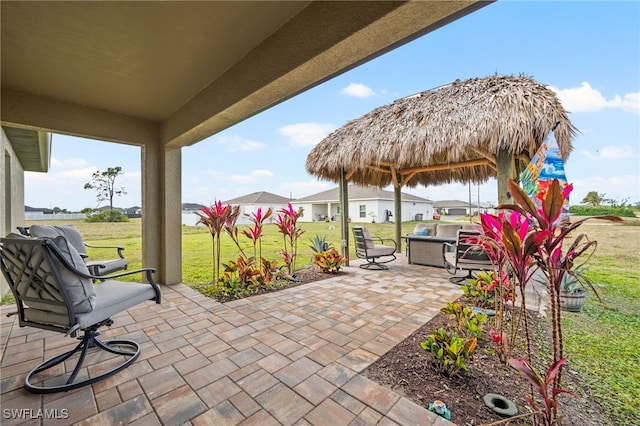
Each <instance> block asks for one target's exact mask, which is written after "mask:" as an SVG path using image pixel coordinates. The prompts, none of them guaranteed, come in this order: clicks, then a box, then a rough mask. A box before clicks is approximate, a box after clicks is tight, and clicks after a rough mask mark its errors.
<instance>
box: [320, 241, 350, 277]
mask: <svg viewBox="0 0 640 426" xmlns="http://www.w3.org/2000/svg"><path fill="white" fill-rule="evenodd" d="M313 261H314V263H315V264H316V265H318V267H319V268H320V269H322V272H325V273H328V274H335V273H337V272H338V271H339V270H340V267H341V266H342V264H343V263H344V261H345V257H344V256H342V255H341V254H340V253H338V250H336V249H335V248H333V247H331V248H330V249H329V250H326V251H321V252H319V253H315V254H314V255H313Z"/></svg>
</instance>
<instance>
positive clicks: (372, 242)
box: [353, 226, 398, 269]
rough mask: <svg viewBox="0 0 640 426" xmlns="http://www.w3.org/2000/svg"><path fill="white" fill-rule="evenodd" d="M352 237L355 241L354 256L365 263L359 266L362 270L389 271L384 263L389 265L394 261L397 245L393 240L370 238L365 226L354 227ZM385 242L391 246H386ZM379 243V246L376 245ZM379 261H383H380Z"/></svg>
mask: <svg viewBox="0 0 640 426" xmlns="http://www.w3.org/2000/svg"><path fill="white" fill-rule="evenodd" d="M353 236H354V238H355V241H356V256H357V257H359V258H360V259H365V260H366V261H367V263H363V264H362V265H360V267H361V268H363V269H371V268H375V269H389V267H388V266H387V265H383V264H384V263H389V262H391V261H393V260H395V259H396V255H395V253H396V250H397V249H398V245H397V244H396V242H395V241H394V240H390V239H383V238H380V237H375V239H374V237H372V236H371V234H370V233H369V230H368V229H367V228H366V227H365V226H354V227H353ZM387 241H389V242H391V243H393V245H387V243H386V242H387ZM376 242H379V243H380V244H376ZM381 259H385V260H384V261H381Z"/></svg>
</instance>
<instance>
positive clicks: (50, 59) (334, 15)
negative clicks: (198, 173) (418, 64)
mask: <svg viewBox="0 0 640 426" xmlns="http://www.w3.org/2000/svg"><path fill="white" fill-rule="evenodd" d="M487 4H488V2H479V1H475V0H466V1H447V2H442V1H413V2H395V1H378V2H374V1H362V2H359V1H353V2H352V1H339V2H316V1H227V2H225V1H205V2H134V1H132V2H107V1H104V2H103V1H98V2H46V1H35V2H18V1H6V2H4V1H3V2H2V4H1V7H2V15H1V19H2V22H1V23H2V25H1V27H2V28H1V43H2V49H1V51H2V61H1V62H2V73H1V78H2V83H1V84H2V99H1V100H2V110H1V113H2V125H3V126H5V127H19V128H26V129H32V130H40V131H51V132H57V133H63V134H71V135H76V136H81V137H86V138H91V139H99V140H107V141H113V142H119V143H126V144H132V145H138V146H143V145H145V144H149V143H152V144H158V142H160V143H161V144H162V145H164V147H165V148H179V147H183V146H188V145H192V144H194V143H196V142H198V141H200V140H202V139H204V138H206V137H208V136H210V135H212V134H215V133H217V132H219V131H221V130H223V129H225V128H227V127H230V126H232V125H234V124H236V123H238V122H240V121H242V120H244V119H246V118H248V117H251V116H252V115H254V114H256V113H258V112H260V111H262V110H264V109H266V108H269V107H271V106H273V105H275V104H277V103H279V102H282V101H284V100H286V99H288V98H290V97H292V96H294V95H296V94H297V93H300V92H301V91H304V90H306V89H308V88H310V87H312V86H314V85H317V84H319V83H321V82H323V81H325V80H327V79H329V78H331V77H333V76H335V75H337V74H339V73H341V72H344V71H346V70H348V69H350V68H353V67H355V66H357V65H359V64H361V63H363V62H365V61H367V60H370V59H372V58H373V57H375V56H378V55H380V54H382V53H384V52H386V51H388V50H391V49H393V48H395V47H397V46H399V45H401V44H403V43H406V42H408V41H410V40H412V39H415V38H417V37H419V36H421V35H423V34H426V33H428V32H430V31H433V30H435V29H437V28H439V27H441V26H443V25H446V24H447V23H449V22H451V21H453V20H455V19H457V18H459V17H462V16H464V15H466V14H468V13H471V12H473V11H474V10H477V9H479V8H481V7H483V6H485V5H487Z"/></svg>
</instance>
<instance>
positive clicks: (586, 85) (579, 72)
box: [25, 1, 640, 210]
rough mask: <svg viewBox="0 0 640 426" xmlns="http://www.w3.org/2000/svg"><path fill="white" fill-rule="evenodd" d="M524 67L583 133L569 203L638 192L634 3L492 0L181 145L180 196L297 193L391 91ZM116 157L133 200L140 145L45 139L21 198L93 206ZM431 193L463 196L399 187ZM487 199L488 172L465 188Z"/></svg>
mask: <svg viewBox="0 0 640 426" xmlns="http://www.w3.org/2000/svg"><path fill="white" fill-rule="evenodd" d="M496 73H497V74H521V73H522V74H525V75H527V76H530V77H532V78H534V79H536V80H537V81H539V82H540V83H543V84H545V85H548V86H550V87H552V88H553V90H555V91H556V92H557V93H558V96H559V98H560V100H561V101H562V103H563V105H564V107H565V109H566V110H568V111H569V112H570V115H569V118H570V120H571V121H572V122H573V124H574V125H575V126H576V127H577V128H578V129H579V130H580V134H579V135H578V136H577V137H576V139H575V140H574V150H573V152H572V154H571V156H570V157H569V159H568V161H567V162H566V164H565V170H566V174H567V180H568V181H569V182H571V183H573V185H574V191H573V194H572V197H571V203H572V204H576V203H579V202H580V201H581V200H582V198H583V197H584V196H585V195H586V194H587V193H588V192H589V191H597V192H599V193H604V194H605V195H606V197H607V198H612V199H615V200H617V201H623V200H628V201H629V202H631V203H635V202H639V201H640V2H637V1H627V2H611V1H607V2H551V1H549V2H547V1H538V2H520V1H498V2H496V3H493V4H491V5H489V6H487V7H485V8H483V9H481V10H479V11H477V12H475V13H472V14H470V15H467V16H465V17H463V18H461V19H459V20H457V21H455V22H453V23H451V24H449V25H447V26H445V27H443V28H440V29H438V30H436V31H435V32H432V33H430V34H427V35H426V36H424V37H422V38H420V39H417V40H415V41H413V42H411V43H409V44H406V45H404V46H402V47H400V48H398V49H396V50H394V51H392V52H389V53H387V54H386V55H384V56H381V57H379V58H377V59H375V60H373V61H370V62H368V63H366V64H364V65H361V66H360V67H358V68H356V69H354V70H351V71H349V72H347V73H345V74H342V75H340V76H338V77H336V78H334V79H332V80H330V81H328V82H326V83H324V84H322V85H320V86H317V87H315V88H313V89H310V90H308V91H306V92H304V93H302V94H300V95H298V96H297V97H295V98H293V99H290V100H288V101H286V102H283V103H281V104H279V105H277V106H275V107H273V108H271V109H269V110H267V111H265V112H263V113H261V114H259V115H256V116H254V117H252V118H250V119H248V120H245V121H244V122H242V123H239V124H237V125H235V126H233V127H231V128H229V129H227V130H225V131H223V132H221V133H218V134H216V135H214V136H211V137H209V138H207V139H205V140H203V141H201V142H200V143H198V144H195V145H193V146H191V147H187V148H184V149H183V154H182V161H183V167H182V179H183V190H182V200H183V202H195V203H202V204H211V203H212V202H213V201H215V200H223V201H224V200H227V199H231V198H234V197H237V196H241V195H245V194H247V193H251V192H256V191H269V192H272V193H276V194H279V195H282V196H290V195H291V196H293V197H294V198H300V197H304V196H307V195H310V194H313V193H316V192H319V191H322V190H325V189H329V188H333V187H335V184H333V183H331V182H326V181H318V180H317V179H316V178H314V177H312V176H310V175H308V174H307V173H306V171H305V162H306V158H307V155H308V154H309V152H310V151H311V149H312V148H313V146H314V145H315V144H316V143H318V142H319V141H320V140H322V138H324V137H325V136H326V135H328V134H329V133H330V132H331V131H333V130H335V129H337V128H339V127H340V126H342V125H344V124H345V123H346V122H348V121H350V120H352V119H355V118H358V117H360V116H362V115H364V114H366V113H367V112H369V111H371V110H372V109H374V108H376V107H378V106H380V105H384V104H388V103H391V102H393V101H394V100H395V99H398V98H401V97H404V96H407V95H411V94H414V93H417V92H421V91H424V90H427V89H431V88H434V87H438V86H441V85H443V84H447V83H450V82H452V81H454V80H456V79H461V80H464V79H467V78H473V77H485V76H488V75H492V74H496ZM115 166H121V167H122V168H123V170H124V171H125V174H124V175H123V176H122V177H120V178H119V180H118V184H119V185H121V186H124V187H125V188H126V190H127V195H126V196H123V197H118V198H117V199H116V200H115V202H114V204H115V205H116V206H121V207H129V206H133V205H140V176H141V173H140V149H139V148H135V147H130V146H123V145H118V144H113V143H106V142H99V141H89V140H86V139H81V138H74V137H69V136H63V135H54V136H53V149H52V160H51V168H50V171H49V173H47V174H43V173H27V174H26V177H25V181H26V182H25V204H27V205H29V206H34V207H49V208H53V207H61V208H66V209H69V210H80V209H82V208H84V207H96V206H97V202H96V200H95V193H94V192H92V191H89V190H84V189H83V186H84V183H86V182H88V181H89V179H90V177H91V174H92V173H93V171H95V170H105V169H106V168H108V167H115ZM405 192H409V193H412V194H415V195H419V196H423V197H426V198H429V199H431V200H444V199H460V200H467V199H468V197H469V188H468V186H467V185H465V184H452V185H441V186H437V187H434V186H429V187H416V188H407V189H405ZM478 194H479V195H480V201H482V202H496V201H497V190H496V183H495V181H494V180H490V181H489V182H487V183H486V184H483V185H480V187H476V186H474V187H473V188H472V199H473V201H474V203H475V202H476V201H477V196H478Z"/></svg>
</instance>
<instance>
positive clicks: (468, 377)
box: [219, 267, 614, 426]
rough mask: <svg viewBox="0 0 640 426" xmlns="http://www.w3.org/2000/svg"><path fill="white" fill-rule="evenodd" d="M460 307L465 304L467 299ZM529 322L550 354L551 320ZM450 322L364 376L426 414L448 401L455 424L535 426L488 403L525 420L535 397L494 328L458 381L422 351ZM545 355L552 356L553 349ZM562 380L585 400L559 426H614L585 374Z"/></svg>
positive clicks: (569, 404) (312, 272)
mask: <svg viewBox="0 0 640 426" xmlns="http://www.w3.org/2000/svg"><path fill="white" fill-rule="evenodd" d="M338 274H339V275H343V274H345V272H343V271H339V272H338ZM334 276H336V274H326V273H323V272H322V271H320V269H318V268H317V267H309V268H305V269H301V270H298V271H297V272H296V277H297V278H298V279H299V281H298V282H295V281H291V282H283V285H282V287H280V288H276V289H269V290H261V291H259V292H258V293H256V294H262V293H268V292H273V291H278V290H281V289H283V288H289V287H295V286H298V285H303V284H308V283H311V282H314V281H319V280H323V279H327V278H331V277H334ZM219 301H220V302H225V301H229V300H224V299H223V300H219ZM460 301H461V302H463V303H464V298H461V299H460ZM528 319H529V325H530V330H531V335H532V341H533V344H534V346H535V347H538V348H549V345H550V343H549V342H550V339H549V334H548V326H547V325H546V323H545V321H546V320H545V319H543V318H540V317H539V316H538V315H537V314H534V313H529V314H528ZM449 322H450V319H449V317H447V316H446V315H443V314H438V315H436V316H435V317H434V318H433V319H432V320H431V321H429V322H428V323H426V324H425V325H423V326H422V327H421V328H420V329H418V330H416V331H415V332H414V333H413V334H412V335H411V336H409V337H407V338H406V339H405V340H404V341H402V342H400V343H399V344H398V345H396V346H395V347H393V348H392V349H391V350H389V351H388V352H387V353H386V354H384V355H383V356H382V357H381V358H380V359H378V361H376V362H375V363H373V364H372V365H371V366H369V368H367V369H366V370H365V371H364V372H363V374H364V375H365V376H366V377H368V378H370V379H371V380H373V381H375V382H377V383H379V384H381V385H384V386H388V387H390V388H391V389H394V390H395V391H396V392H398V393H401V394H403V395H405V396H406V397H407V398H409V399H411V400H412V401H414V402H415V403H417V404H419V405H421V406H423V407H425V408H429V404H430V403H432V402H433V401H434V400H441V401H444V402H445V403H446V405H447V407H448V408H449V409H450V410H451V421H452V422H454V423H456V424H458V425H470V426H471V425H483V424H484V425H489V424H510V425H526V424H532V419H531V418H530V417H524V418H521V419H505V418H503V417H501V416H500V415H498V414H496V413H494V412H493V411H491V410H490V409H489V408H488V407H487V406H486V405H485V404H484V402H483V400H482V397H483V396H484V395H485V394H487V393H497V394H501V395H504V396H505V397H506V398H508V399H510V400H511V401H513V402H515V403H516V404H517V406H518V409H519V414H525V413H529V412H530V410H529V408H528V407H526V405H525V403H524V398H525V397H526V396H527V395H530V394H531V387H530V385H529V382H527V381H526V380H525V379H524V378H523V377H522V376H521V375H520V373H518V372H517V371H515V370H514V369H513V368H511V367H509V366H508V365H506V364H503V363H501V362H500V361H499V359H498V357H497V356H495V355H494V354H493V353H492V351H491V345H492V343H491V339H490V337H489V334H488V332H487V331H486V330H489V329H490V328H491V327H490V325H486V326H485V332H484V334H483V337H482V338H481V339H479V343H478V348H477V349H476V353H475V355H474V359H473V362H472V363H470V364H469V370H468V371H461V372H460V373H459V374H457V375H456V376H453V377H449V376H446V375H444V374H443V373H441V372H440V371H439V370H438V369H437V368H436V367H435V365H434V359H433V357H432V355H431V354H430V353H428V352H427V351H425V350H423V349H422V347H421V346H420V342H422V341H424V340H426V339H427V336H428V335H429V333H430V332H431V331H432V330H435V329H437V328H439V327H443V326H445V325H446V324H448V323H449ZM488 324H489V323H488ZM544 351H546V352H548V351H550V349H545V350H544ZM522 354H523V351H522V350H520V353H519V352H518V350H517V349H514V351H513V357H518V356H519V355H522ZM534 363H535V364H541V361H540V360H534ZM562 377H563V385H562V387H563V388H566V389H569V390H571V391H572V392H574V393H577V394H578V395H580V398H575V397H572V396H568V395H560V396H559V412H560V413H561V415H562V418H561V420H560V422H559V424H561V425H576V426H601V425H611V424H614V422H613V421H611V420H610V419H609V418H608V417H607V415H606V413H605V412H604V410H603V409H602V407H600V405H598V404H597V403H596V402H595V401H594V400H593V399H592V398H591V396H590V394H589V390H588V387H587V386H586V385H585V384H584V382H583V381H581V379H580V377H579V374H578V373H577V372H576V371H573V370H571V366H570V362H569V363H568V364H566V365H565V367H564V368H563V376H562ZM536 396H537V395H536Z"/></svg>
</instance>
